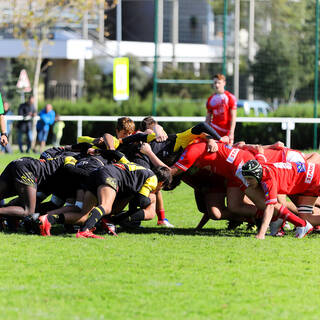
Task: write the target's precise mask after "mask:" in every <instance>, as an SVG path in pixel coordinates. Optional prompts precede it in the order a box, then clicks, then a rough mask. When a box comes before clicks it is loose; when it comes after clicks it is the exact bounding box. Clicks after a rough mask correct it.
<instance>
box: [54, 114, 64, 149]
mask: <svg viewBox="0 0 320 320" xmlns="http://www.w3.org/2000/svg"><path fill="white" fill-rule="evenodd" d="M65 126H66V125H65V123H64V122H63V121H62V120H60V116H59V115H58V114H56V118H55V122H54V125H53V128H52V131H53V146H54V147H58V146H60V141H61V138H62V134H63V129H64V127H65Z"/></svg>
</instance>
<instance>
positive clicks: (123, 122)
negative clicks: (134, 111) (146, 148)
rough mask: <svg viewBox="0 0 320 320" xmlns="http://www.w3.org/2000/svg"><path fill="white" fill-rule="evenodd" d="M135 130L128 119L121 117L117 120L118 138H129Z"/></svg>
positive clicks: (131, 121)
mask: <svg viewBox="0 0 320 320" xmlns="http://www.w3.org/2000/svg"><path fill="white" fill-rule="evenodd" d="M135 130H136V126H135V124H134V122H133V120H131V119H130V118H129V117H121V118H119V119H118V122H117V127H116V133H117V137H118V138H125V137H127V136H130V135H131V134H133V133H134V131H135Z"/></svg>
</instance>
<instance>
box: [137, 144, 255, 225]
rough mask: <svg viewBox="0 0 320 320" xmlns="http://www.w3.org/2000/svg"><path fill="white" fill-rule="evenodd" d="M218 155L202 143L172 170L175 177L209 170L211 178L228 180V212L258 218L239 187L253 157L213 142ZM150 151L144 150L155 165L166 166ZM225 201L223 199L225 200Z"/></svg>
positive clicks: (183, 157)
mask: <svg viewBox="0 0 320 320" xmlns="http://www.w3.org/2000/svg"><path fill="white" fill-rule="evenodd" d="M212 142H213V144H214V147H213V146H210V148H211V149H215V152H213V153H209V152H207V149H208V148H209V147H208V146H207V143H205V142H199V143H195V144H191V145H189V146H188V147H187V148H186V149H185V151H184V152H183V154H182V155H181V157H180V159H179V160H178V161H177V162H176V163H175V164H174V166H173V167H171V172H172V174H173V175H178V174H180V173H182V172H186V171H188V170H189V169H190V168H191V167H192V168H193V169H194V168H201V170H207V171H208V176H209V174H210V173H214V174H217V175H219V176H222V177H225V178H226V179H227V180H228V184H227V191H226V192H227V199H228V209H229V210H230V211H231V213H234V214H240V215H242V216H245V217H248V216H249V217H252V216H254V215H255V213H256V211H257V209H256V207H255V206H254V205H250V204H247V203H245V202H244V192H243V190H241V189H240V186H241V185H242V184H243V183H245V180H244V179H243V177H242V175H241V166H242V164H244V163H245V162H246V161H248V160H249V159H253V158H254V156H253V155H252V154H251V153H250V152H247V151H244V150H241V149H236V148H232V147H230V146H228V145H225V144H224V143H220V142H215V141H214V140H212ZM147 149H148V150H144V149H142V152H145V153H146V154H147V155H148V156H149V158H150V159H151V161H152V162H153V163H154V164H155V165H160V164H161V165H163V164H162V163H161V162H158V161H157V160H159V159H158V158H157V157H155V155H154V154H153V153H152V151H151V150H150V148H147ZM223 199H224V196H223ZM213 215H214V216H215V218H216V219H221V218H223V217H222V216H221V215H215V214H214V212H213Z"/></svg>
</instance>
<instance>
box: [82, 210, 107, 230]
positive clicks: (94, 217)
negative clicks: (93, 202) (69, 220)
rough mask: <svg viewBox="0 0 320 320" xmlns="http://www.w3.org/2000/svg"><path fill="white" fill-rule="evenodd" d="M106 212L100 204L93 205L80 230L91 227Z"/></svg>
mask: <svg viewBox="0 0 320 320" xmlns="http://www.w3.org/2000/svg"><path fill="white" fill-rule="evenodd" d="M104 215H106V212H105V211H104V209H103V207H102V206H98V207H95V208H93V209H92V210H91V212H90V214H89V217H88V219H87V221H86V222H85V224H84V226H83V227H82V228H81V231H84V230H86V229H89V230H90V229H92V228H93V227H94V226H95V224H96V223H97V222H98V221H99V220H100V219H101V218H102V217H103V216H104Z"/></svg>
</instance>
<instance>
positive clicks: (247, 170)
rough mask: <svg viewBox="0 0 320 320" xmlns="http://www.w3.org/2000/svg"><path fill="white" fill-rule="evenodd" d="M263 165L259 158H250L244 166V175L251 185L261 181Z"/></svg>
mask: <svg viewBox="0 0 320 320" xmlns="http://www.w3.org/2000/svg"><path fill="white" fill-rule="evenodd" d="M262 173H263V170H262V166H261V164H260V163H259V162H258V161H257V160H249V161H248V162H246V163H245V164H244V165H243V166H242V175H243V177H244V178H245V179H246V180H247V182H248V183H249V186H250V185H252V184H255V182H257V183H260V182H261V179H262Z"/></svg>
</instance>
